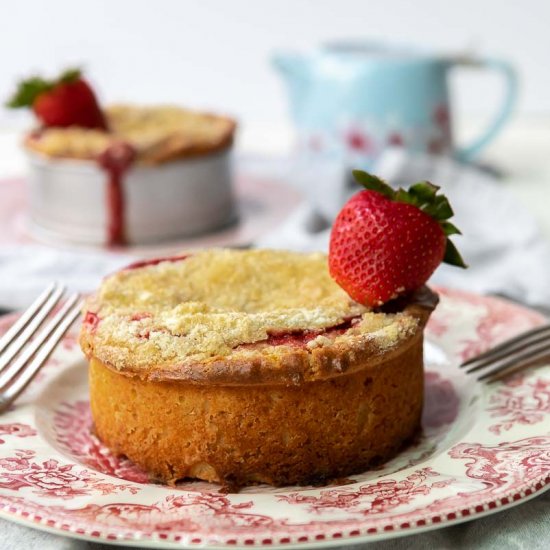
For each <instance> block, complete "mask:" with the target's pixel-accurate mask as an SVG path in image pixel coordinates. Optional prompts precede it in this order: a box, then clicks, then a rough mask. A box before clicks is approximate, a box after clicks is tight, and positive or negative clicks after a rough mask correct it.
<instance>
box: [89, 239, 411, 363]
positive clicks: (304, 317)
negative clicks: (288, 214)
mask: <svg viewBox="0 0 550 550" xmlns="http://www.w3.org/2000/svg"><path fill="white" fill-rule="evenodd" d="M85 309H86V317H85V322H84V327H83V332H86V333H87V334H88V336H87V338H88V340H90V341H91V342H93V347H94V354H95V355H96V356H98V357H99V358H100V359H102V360H104V361H107V362H109V363H111V364H114V365H115V366H117V365H119V364H122V365H123V364H126V363H128V362H131V363H132V365H133V366H134V367H139V366H140V365H141V366H143V367H146V366H148V365H151V364H157V365H158V364H163V365H166V364H174V365H178V364H179V365H181V364H183V363H186V362H189V361H190V360H191V361H193V362H197V361H208V360H211V359H217V358H220V357H227V356H229V355H231V356H234V355H236V354H240V355H242V356H243V357H251V354H258V353H260V354H263V355H270V356H273V355H278V354H281V353H284V352H285V349H287V351H288V346H289V345H291V344H290V343H288V342H286V341H285V338H284V335H289V334H292V335H296V334H298V335H301V336H302V337H303V338H304V350H305V351H306V352H308V353H311V352H313V351H314V350H316V349H318V348H319V347H326V346H334V345H339V344H341V343H344V342H348V341H353V340H354V339H355V340H357V339H362V338H365V337H367V338H369V339H370V340H372V341H374V342H376V343H377V345H379V346H380V347H381V348H384V347H391V346H394V345H395V344H396V343H397V342H399V341H400V340H401V339H402V338H404V337H406V336H407V335H408V334H410V333H411V332H412V331H414V329H415V328H416V325H417V322H416V320H415V319H414V318H412V317H410V316H407V315H404V314H400V313H398V314H393V315H390V314H384V313H378V312H372V311H369V310H368V309H367V308H365V307H363V306H361V305H359V304H357V303H356V302H354V301H353V300H351V298H350V297H349V296H348V295H347V294H346V293H345V292H344V291H343V290H342V289H341V288H340V287H339V286H338V285H337V284H336V283H335V282H334V281H333V280H332V279H331V277H330V275H329V273H328V267H327V258H326V256H325V255H324V254H317V253H316V254H299V253H293V252H287V251H274V250H247V251H239V250H223V249H215V250H208V251H203V252H194V253H192V254H191V255H189V256H187V257H181V258H179V259H175V258H173V259H168V260H166V261H160V262H153V263H151V264H146V263H145V264H144V265H140V266H138V267H135V268H128V269H125V270H122V271H120V272H118V273H116V274H114V275H112V276H110V277H108V278H107V279H105V280H104V282H103V284H102V285H101V288H100V289H99V291H98V293H97V294H96V295H95V296H93V297H91V298H89V299H88V301H87V304H86V306H85ZM273 337H278V338H279V339H278V340H277V342H276V343H275V341H274V340H272V339H273Z"/></svg>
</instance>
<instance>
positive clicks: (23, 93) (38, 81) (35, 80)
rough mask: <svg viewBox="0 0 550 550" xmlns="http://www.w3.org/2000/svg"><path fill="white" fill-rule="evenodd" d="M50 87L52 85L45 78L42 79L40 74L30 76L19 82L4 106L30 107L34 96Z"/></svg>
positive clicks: (15, 107) (13, 107)
mask: <svg viewBox="0 0 550 550" xmlns="http://www.w3.org/2000/svg"><path fill="white" fill-rule="evenodd" d="M51 88H52V85H51V84H50V83H49V82H48V81H47V80H44V79H43V78H41V77H40V76H32V77H31V78H28V79H27V80H23V81H21V82H20V83H19V85H18V87H17V90H16V91H15V93H14V94H13V95H12V97H11V98H10V99H8V101H7V102H6V107H10V108H11V109H19V108H21V107H32V104H33V103H34V101H35V100H36V98H37V97H38V96H39V95H40V94H42V93H44V92H47V91H48V90H51Z"/></svg>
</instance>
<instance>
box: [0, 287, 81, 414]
mask: <svg viewBox="0 0 550 550" xmlns="http://www.w3.org/2000/svg"><path fill="white" fill-rule="evenodd" d="M64 292H65V287H64V286H62V285H59V284H57V283H52V284H51V285H49V286H48V287H47V288H46V289H45V290H44V291H43V292H42V294H40V296H38V298H36V300H35V301H34V302H33V303H32V304H31V306H30V307H29V308H28V309H27V310H26V311H24V312H23V314H22V315H21V316H20V317H19V319H18V320H17V321H16V322H15V323H14V324H13V325H12V326H11V327H10V328H9V329H8V331H7V332H6V333H5V334H4V336H2V338H0V413H3V412H4V411H6V410H7V409H8V407H9V406H10V405H11V404H12V403H13V402H14V401H15V400H16V399H17V398H18V397H19V395H20V394H21V392H23V390H24V389H25V388H26V387H27V385H28V384H29V382H30V381H31V380H32V379H33V378H34V377H35V376H36V374H37V373H38V371H39V370H40V368H41V367H42V366H43V365H44V363H45V362H46V361H47V360H48V358H49V357H50V355H51V354H52V352H53V350H54V349H55V347H56V346H57V344H58V343H59V341H60V340H61V338H63V336H64V335H65V333H66V332H67V330H69V328H70V326H71V325H72V324H73V322H74V320H75V319H76V317H77V316H78V313H79V311H80V307H81V305H82V304H81V301H80V295H79V294H77V293H74V294H71V295H70V296H69V297H68V298H67V300H66V301H65V302H64V303H63V305H62V306H61V307H60V309H59V310H58V311H57V312H56V313H55V314H54V315H53V316H52V317H51V319H49V320H47V322H45V321H46V318H47V317H48V315H50V313H51V312H52V311H53V309H54V308H55V307H56V306H57V305H58V304H59V303H60V302H61V300H62V297H63V294H64ZM42 325H44V326H43V328H42V330H41V331H40V332H39V333H38V334H37V335H36V336H35V337H34V338H33V336H34V335H35V334H36V333H37V332H38V329H39V328H40V327H41V326H42Z"/></svg>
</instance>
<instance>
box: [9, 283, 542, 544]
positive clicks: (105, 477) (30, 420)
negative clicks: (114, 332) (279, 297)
mask: <svg viewBox="0 0 550 550" xmlns="http://www.w3.org/2000/svg"><path fill="white" fill-rule="evenodd" d="M439 290H440V292H441V298H442V299H441V304H440V305H439V307H438V309H437V311H436V313H435V314H434V315H433V317H432V319H431V321H430V324H429V327H428V330H427V341H426V346H425V351H426V405H425V411H424V419H423V432H422V435H421V436H420V437H419V439H418V441H417V442H416V443H415V444H414V445H412V446H410V447H409V448H408V449H406V450H405V451H403V452H402V453H401V454H400V455H399V456H398V457H397V458H395V459H394V460H392V461H391V462H389V463H387V464H385V465H384V466H382V467H380V468H379V469H377V470H373V471H369V472H365V473H364V474H361V475H357V476H353V479H352V480H349V482H348V483H347V484H336V483H335V484H334V485H330V486H325V487H285V488H278V489H276V488H272V487H265V486H260V487H250V488H247V489H245V490H243V491H242V492H240V493H238V494H224V493H221V492H219V490H218V487H216V486H214V485H208V484H206V483H198V482H196V483H184V484H182V485H180V486H178V487H176V488H173V487H167V486H162V485H154V484H151V483H147V479H146V476H145V475H144V474H143V472H141V471H140V470H139V469H137V468H136V467H135V466H133V465H132V464H131V463H130V462H128V461H127V460H124V459H119V458H117V457H115V456H113V455H111V454H110V453H109V451H108V450H107V449H106V448H105V447H103V446H102V444H101V443H100V442H99V441H98V440H97V439H96V438H95V437H94V436H93V435H92V434H91V430H90V428H91V418H90V412H89V408H88V401H87V382H86V367H85V363H84V361H83V359H82V356H81V353H80V351H79V348H78V344H77V342H76V338H75V335H69V336H67V337H66V338H65V340H64V341H63V344H62V345H61V346H60V348H59V349H58V350H57V351H56V353H55V355H54V356H53V357H52V359H50V361H49V363H48V365H47V366H46V367H45V368H44V369H43V371H42V372H41V374H40V376H39V378H38V379H37V380H36V381H35V382H33V385H32V386H31V387H30V388H29V390H28V392H27V393H26V394H25V396H24V399H22V400H21V402H19V403H18V404H17V406H16V407H14V408H13V410H11V411H9V412H8V413H6V414H4V415H3V416H2V417H1V418H0V509H1V511H0V514H1V515H2V516H3V517H5V518H8V519H11V520H14V521H18V522H20V523H24V524H26V525H29V526H32V527H36V528H38V529H46V530H50V531H55V532H58V533H61V534H65V535H68V536H75V537H81V538H86V539H93V540H98V539H99V540H104V541H110V542H119V543H124V544H130V545H132V544H135V545H140V546H155V547H166V548H170V547H177V546H189V547H193V546H203V547H204V546H206V547H216V548H227V547H231V548H235V547H237V548H238V547H245V546H271V547H273V546H277V547H308V546H328V545H331V544H332V545H334V544H338V545H342V544H356V543H359V542H365V541H369V540H375V539H381V538H389V537H395V536H398V535H405V534H412V533H416V532H418V531H421V530H427V529H433V528H436V527H443V526H446V525H450V524H453V523H457V522H460V521H465V520H468V519H472V518H475V517H478V516H482V515H485V514H490V513H493V512H497V511H499V510H502V509H504V508H506V507H509V506H512V505H514V504H518V503H521V502H522V501H524V500H526V499H528V498H530V497H532V496H534V495H536V494H538V493H540V492H542V491H543V490H544V489H545V488H546V487H547V484H548V483H550V366H547V367H540V368H538V369H536V370H532V371H527V372H524V373H522V374H519V375H517V376H515V377H514V378H511V379H509V380H507V381H506V382H505V383H500V384H495V385H492V386H483V385H480V384H478V383H476V382H474V380H473V379H472V378H469V377H468V376H467V375H465V374H464V373H462V371H459V370H458V368H457V364H458V362H459V360H461V359H464V358H467V357H470V356H473V355H475V354H477V353H479V352H481V351H483V350H484V349H486V348H487V347H489V346H492V345H494V344H495V343H497V342H499V341H501V340H503V339H505V338H508V337H510V336H512V335H513V334H515V333H518V332H521V331H523V330H525V329H528V328H530V327H532V326H535V325H538V324H540V323H542V322H543V321H544V318H543V317H542V316H540V315H539V314H537V313H535V312H532V311H530V310H528V309H525V308H523V307H520V306H517V305H514V304H512V303H509V302H506V301H503V300H500V299H496V298H483V297H479V296H475V295H472V294H468V293H464V292H457V291H450V290H445V289H439ZM8 321H9V320H8ZM8 321H3V324H4V328H5V327H6V326H7V324H8Z"/></svg>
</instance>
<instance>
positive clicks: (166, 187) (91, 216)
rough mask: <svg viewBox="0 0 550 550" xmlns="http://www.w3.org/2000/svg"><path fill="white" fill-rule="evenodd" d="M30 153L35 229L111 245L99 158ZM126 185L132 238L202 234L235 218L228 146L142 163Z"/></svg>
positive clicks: (72, 239)
mask: <svg viewBox="0 0 550 550" xmlns="http://www.w3.org/2000/svg"><path fill="white" fill-rule="evenodd" d="M28 157H29V178H28V186H29V190H28V191H29V208H30V212H29V215H30V222H31V231H32V232H33V233H36V234H41V235H42V236H45V237H48V238H53V239H57V240H61V241H66V242H72V243H82V244H93V245H106V244H108V232H107V225H108V206H107V179H108V176H107V174H106V173H105V172H104V171H102V170H101V169H100V168H99V166H98V165H97V164H96V163H95V162H94V161H87V160H66V159H52V158H47V157H44V156H40V155H37V154H34V153H29V155H28ZM123 185H124V197H125V208H124V219H125V235H126V239H127V241H128V243H129V244H145V243H154V242H161V241H167V240H170V239H175V238H178V237H187V236H192V235H199V234H203V233H207V232H209V231H213V230H216V229H219V228H221V227H223V226H225V225H228V224H230V223H231V222H233V221H234V220H235V219H236V209H235V201H234V196H233V190H232V177H231V153H230V150H229V149H227V150H225V151H222V152H218V153H213V154H210V155H205V156H201V157H197V158H191V159H182V160H177V161H173V162H169V163H166V164H161V165H158V166H139V165H137V166H135V167H133V168H132V169H131V170H130V171H129V172H128V173H127V174H126V175H125V178H124V184H123Z"/></svg>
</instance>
